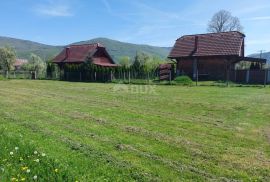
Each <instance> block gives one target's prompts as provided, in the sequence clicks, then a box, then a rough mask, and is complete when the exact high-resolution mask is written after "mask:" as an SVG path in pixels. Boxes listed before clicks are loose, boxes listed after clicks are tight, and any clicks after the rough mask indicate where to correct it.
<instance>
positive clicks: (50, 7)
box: [35, 0, 73, 17]
mask: <svg viewBox="0 0 270 182" xmlns="http://www.w3.org/2000/svg"><path fill="white" fill-rule="evenodd" d="M35 12H36V13H38V14H40V15H45V16H54V17H68V16H73V13H72V11H71V6H70V5H69V4H68V2H67V1H51V0H50V1H47V2H46V3H44V4H39V5H37V6H36V8H35Z"/></svg>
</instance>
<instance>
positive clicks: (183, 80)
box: [174, 76, 193, 86]
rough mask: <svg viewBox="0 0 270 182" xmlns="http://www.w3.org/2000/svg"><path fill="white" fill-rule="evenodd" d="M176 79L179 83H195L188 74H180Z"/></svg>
mask: <svg viewBox="0 0 270 182" xmlns="http://www.w3.org/2000/svg"><path fill="white" fill-rule="evenodd" d="M174 81H175V83H176V84H177V85H185V86H191V85H192V84H193V82H192V80H191V79H190V78H189V77H188V76H178V77H176V78H175V79H174Z"/></svg>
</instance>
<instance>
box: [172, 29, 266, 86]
mask: <svg viewBox="0 0 270 182" xmlns="http://www.w3.org/2000/svg"><path fill="white" fill-rule="evenodd" d="M168 58H170V59H174V60H176V62H177V69H176V70H177V71H176V72H177V73H176V74H177V75H183V74H184V75H188V76H190V77H191V78H193V79H194V80H196V79H198V78H200V79H204V80H233V81H234V79H236V75H234V76H230V75H232V73H231V71H232V70H234V69H235V65H236V64H237V63H239V62H241V61H244V62H251V63H256V64H258V63H259V64H265V63H266V60H265V59H259V58H252V57H245V35H244V34H243V33H240V32H237V31H231V32H221V33H208V34H196V35H185V36H182V37H180V38H179V39H177V40H176V42H175V45H174V47H173V48H172V50H171V52H170V55H169V56H168ZM234 74H237V73H236V72H235V73H234Z"/></svg>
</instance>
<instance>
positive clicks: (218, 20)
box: [207, 10, 243, 33]
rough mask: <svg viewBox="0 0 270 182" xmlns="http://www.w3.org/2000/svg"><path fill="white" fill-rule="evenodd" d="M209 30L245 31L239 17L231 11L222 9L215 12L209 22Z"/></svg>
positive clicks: (216, 31) (214, 31) (215, 31)
mask: <svg viewBox="0 0 270 182" xmlns="http://www.w3.org/2000/svg"><path fill="white" fill-rule="evenodd" d="M207 30H208V31H209V32H213V33H218V32H228V31H239V32H242V31H243V27H242V25H241V23H240V20H239V18H237V17H234V16H232V14H231V13H230V12H229V11H226V10H220V11H219V12H217V13H215V14H214V16H213V17H212V19H211V21H210V22H209V24H208V29H207Z"/></svg>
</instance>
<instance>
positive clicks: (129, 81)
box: [128, 70, 130, 84]
mask: <svg viewBox="0 0 270 182" xmlns="http://www.w3.org/2000/svg"><path fill="white" fill-rule="evenodd" d="M128 83H129V84H130V70H128Z"/></svg>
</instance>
